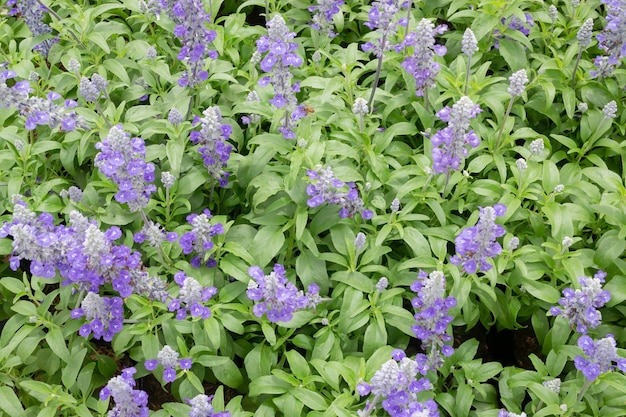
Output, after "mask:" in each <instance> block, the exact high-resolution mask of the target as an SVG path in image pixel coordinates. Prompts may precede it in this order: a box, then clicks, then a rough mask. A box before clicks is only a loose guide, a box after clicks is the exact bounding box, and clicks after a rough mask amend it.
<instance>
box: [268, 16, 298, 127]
mask: <svg viewBox="0 0 626 417" xmlns="http://www.w3.org/2000/svg"><path fill="white" fill-rule="evenodd" d="M295 36H296V34H295V32H290V31H289V28H287V25H286V24H285V19H283V17H282V16H281V15H279V14H277V15H276V16H274V17H273V18H272V20H270V21H269V22H267V35H264V36H261V38H260V39H259V40H258V41H257V42H256V45H257V51H258V52H259V53H261V54H266V55H265V57H264V58H263V59H262V60H261V64H260V66H261V69H262V70H263V71H264V72H265V73H266V74H269V75H266V76H264V77H263V78H261V79H260V80H259V85H261V86H266V85H269V84H271V85H272V86H273V87H274V97H272V98H271V99H270V103H271V104H272V105H273V106H274V107H276V108H277V109H283V108H284V109H285V115H284V117H283V118H282V121H283V124H282V126H281V127H280V128H279V129H278V130H279V131H280V132H281V133H282V134H283V136H284V137H285V139H295V138H296V134H295V132H294V131H293V129H295V126H296V122H297V121H298V120H300V119H302V118H303V117H304V116H305V115H306V112H305V111H304V106H303V105H298V99H297V98H296V93H297V92H299V91H300V83H299V82H296V83H294V84H293V85H292V83H291V80H292V78H293V75H292V74H291V70H290V68H291V67H294V68H297V67H299V66H300V65H302V58H300V56H298V54H297V53H296V51H297V50H298V44H297V43H295V42H291V40H292V39H293V38H295Z"/></svg>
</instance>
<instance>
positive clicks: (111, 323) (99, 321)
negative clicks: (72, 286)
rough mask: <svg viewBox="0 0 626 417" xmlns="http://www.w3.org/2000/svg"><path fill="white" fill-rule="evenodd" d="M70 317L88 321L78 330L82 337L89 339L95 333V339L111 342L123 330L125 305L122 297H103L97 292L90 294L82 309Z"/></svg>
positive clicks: (84, 300) (76, 310) (81, 306)
mask: <svg viewBox="0 0 626 417" xmlns="http://www.w3.org/2000/svg"><path fill="white" fill-rule="evenodd" d="M70 316H71V317H72V318H73V319H79V318H81V317H84V318H85V319H86V320H87V323H85V324H83V325H82V326H81V327H80V329H79V330H78V334H80V335H81V336H82V337H85V338H87V337H89V335H90V334H91V333H93V337H94V338H95V339H103V340H104V341H106V342H110V341H111V340H113V336H114V335H115V334H116V333H119V332H120V331H121V330H122V326H123V322H124V303H123V301H122V299H121V298H120V297H101V296H99V295H98V294H97V293H95V292H89V293H87V295H86V296H85V298H84V299H83V301H82V302H81V304H80V307H79V308H75V309H74V310H72V312H71V314H70Z"/></svg>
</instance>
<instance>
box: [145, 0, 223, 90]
mask: <svg viewBox="0 0 626 417" xmlns="http://www.w3.org/2000/svg"><path fill="white" fill-rule="evenodd" d="M150 6H151V7H150V8H151V9H152V11H153V12H154V13H155V14H156V15H157V16H158V15H159V14H160V13H161V12H165V13H166V14H167V15H168V16H169V17H170V18H171V19H172V20H173V21H174V23H175V24H176V26H175V27H174V36H176V37H177V38H178V39H180V42H181V49H180V52H179V53H178V56H177V58H178V59H179V60H180V61H183V62H185V63H186V64H187V65H188V66H189V69H188V70H186V71H185V72H184V73H183V75H182V76H181V77H180V79H179V80H178V85H180V86H181V87H189V88H193V87H195V86H196V85H198V84H200V83H201V82H202V81H204V80H206V79H207V78H208V77H209V73H208V72H207V71H205V70H204V69H203V68H204V62H205V60H206V58H211V59H216V58H217V52H216V51H215V50H213V49H210V48H209V44H210V43H211V42H213V41H214V40H215V38H216V37H217V34H216V33H215V31H213V30H209V29H207V27H206V24H207V23H210V21H211V16H210V15H209V14H208V13H206V11H205V9H204V3H203V2H202V1H201V0H157V1H151V2H150Z"/></svg>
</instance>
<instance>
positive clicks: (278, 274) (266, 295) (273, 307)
mask: <svg viewBox="0 0 626 417" xmlns="http://www.w3.org/2000/svg"><path fill="white" fill-rule="evenodd" d="M248 275H250V276H251V277H252V279H251V280H250V281H249V283H248V290H247V291H246V294H247V296H248V298H249V299H251V300H252V301H256V304H255V305H254V307H253V309H252V311H253V313H254V315H255V316H257V317H263V315H264V314H267V319H268V320H269V321H271V322H272V323H276V322H279V321H285V322H287V321H290V320H291V319H292V318H293V313H295V312H296V311H298V310H302V309H304V308H307V307H309V308H311V307H315V305H316V304H317V303H318V302H319V301H321V298H320V297H319V296H318V293H319V287H318V286H317V284H311V285H309V288H308V292H307V293H306V294H305V293H304V292H303V291H299V290H298V289H297V288H296V286H295V285H294V284H293V283H291V282H289V281H288V280H287V277H286V275H285V267H284V266H282V265H281V264H275V265H274V270H273V271H272V272H270V274H269V275H265V274H264V273H263V270H262V269H261V268H260V267H258V266H251V267H250V268H249V269H248Z"/></svg>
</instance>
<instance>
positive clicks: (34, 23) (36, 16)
mask: <svg viewBox="0 0 626 417" xmlns="http://www.w3.org/2000/svg"><path fill="white" fill-rule="evenodd" d="M7 5H8V6H15V7H14V8H12V9H11V10H10V11H9V15H11V16H20V17H21V18H22V19H24V22H25V23H26V26H28V28H29V29H30V31H31V33H32V34H33V37H37V36H40V35H46V34H49V33H52V28H50V26H48V24H46V23H44V21H43V20H44V17H45V13H46V11H47V9H46V8H45V7H44V6H43V5H42V4H41V3H39V2H38V1H37V0H17V1H9V2H7ZM57 42H59V38H54V39H46V40H44V41H42V42H40V43H38V44H37V45H35V47H34V48H33V50H35V51H39V52H41V54H42V55H43V56H48V52H50V48H51V47H52V45H54V44H55V43H57Z"/></svg>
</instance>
